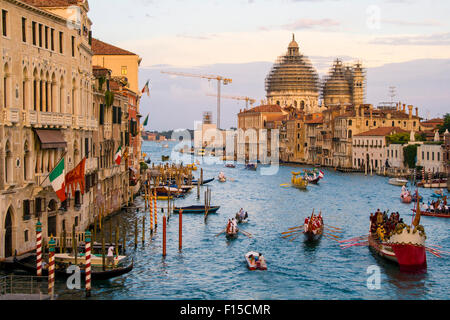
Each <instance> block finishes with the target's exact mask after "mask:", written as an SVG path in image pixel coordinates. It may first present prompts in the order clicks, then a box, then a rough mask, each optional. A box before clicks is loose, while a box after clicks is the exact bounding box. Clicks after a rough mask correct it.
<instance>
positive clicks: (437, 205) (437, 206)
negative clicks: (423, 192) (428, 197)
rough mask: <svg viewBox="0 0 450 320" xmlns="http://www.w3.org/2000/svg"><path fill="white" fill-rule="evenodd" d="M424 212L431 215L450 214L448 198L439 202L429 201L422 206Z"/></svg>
mask: <svg viewBox="0 0 450 320" xmlns="http://www.w3.org/2000/svg"><path fill="white" fill-rule="evenodd" d="M422 210H424V211H427V212H430V213H441V214H450V206H448V205H447V197H444V198H443V199H442V201H441V199H438V200H436V201H435V200H432V201H428V203H424V204H423V205H422Z"/></svg>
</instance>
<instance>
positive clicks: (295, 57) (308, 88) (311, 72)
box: [266, 36, 319, 93]
mask: <svg viewBox="0 0 450 320" xmlns="http://www.w3.org/2000/svg"><path fill="white" fill-rule="evenodd" d="M282 91H305V92H316V93H318V92H319V76H318V74H317V71H316V69H315V68H314V67H313V65H312V64H311V62H310V61H309V59H308V58H307V57H306V56H304V55H302V54H301V53H300V52H299V46H298V43H297V42H296V41H295V39H294V36H293V37H292V41H291V43H289V47H288V52H287V53H286V55H284V56H280V57H278V59H277V61H276V62H275V64H274V65H273V67H272V70H271V71H270V73H269V74H268V75H267V77H266V92H268V93H269V92H271V93H274V92H282Z"/></svg>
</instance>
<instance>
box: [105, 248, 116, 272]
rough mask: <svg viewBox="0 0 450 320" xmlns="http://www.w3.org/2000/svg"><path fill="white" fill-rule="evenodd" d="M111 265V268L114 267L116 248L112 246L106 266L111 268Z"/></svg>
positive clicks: (109, 249)
mask: <svg viewBox="0 0 450 320" xmlns="http://www.w3.org/2000/svg"><path fill="white" fill-rule="evenodd" d="M110 264H111V266H112V267H113V266H114V247H113V246H110V247H109V248H108V255H107V256H106V265H107V266H109V265H110Z"/></svg>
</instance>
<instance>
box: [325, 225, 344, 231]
mask: <svg viewBox="0 0 450 320" xmlns="http://www.w3.org/2000/svg"><path fill="white" fill-rule="evenodd" d="M325 226H326V227H328V228H333V229H336V230H342V228H338V227H333V226H330V225H329V224H326V225H325Z"/></svg>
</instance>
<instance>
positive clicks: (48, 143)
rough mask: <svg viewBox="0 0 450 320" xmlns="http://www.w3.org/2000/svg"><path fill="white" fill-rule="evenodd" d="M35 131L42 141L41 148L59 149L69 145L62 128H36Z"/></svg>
mask: <svg viewBox="0 0 450 320" xmlns="http://www.w3.org/2000/svg"><path fill="white" fill-rule="evenodd" d="M35 132H36V134H37V136H38V137H39V140H40V141H41V149H58V148H65V147H66V146H67V143H66V141H64V137H63V135H62V132H61V130H57V129H55V130H52V129H35Z"/></svg>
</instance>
